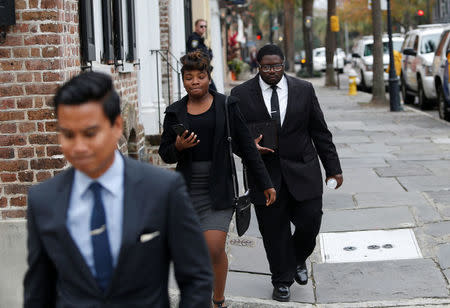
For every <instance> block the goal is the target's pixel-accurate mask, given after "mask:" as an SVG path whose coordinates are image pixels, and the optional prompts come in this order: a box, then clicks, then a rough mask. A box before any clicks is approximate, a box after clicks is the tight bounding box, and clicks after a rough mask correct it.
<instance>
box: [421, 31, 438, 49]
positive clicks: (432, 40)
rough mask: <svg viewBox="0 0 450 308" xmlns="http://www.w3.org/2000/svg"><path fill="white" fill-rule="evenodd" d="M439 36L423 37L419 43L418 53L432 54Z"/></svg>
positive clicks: (429, 35) (436, 34)
mask: <svg viewBox="0 0 450 308" xmlns="http://www.w3.org/2000/svg"><path fill="white" fill-rule="evenodd" d="M440 35H441V34H440V33H435V34H428V35H424V36H423V37H422V40H421V42H420V53H430V52H434V51H435V50H436V46H437V44H438V42H439V36H440Z"/></svg>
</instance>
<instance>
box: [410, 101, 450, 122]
mask: <svg viewBox="0 0 450 308" xmlns="http://www.w3.org/2000/svg"><path fill="white" fill-rule="evenodd" d="M403 108H405V109H408V110H409V111H412V112H415V113H418V114H422V115H424V116H427V117H429V118H432V119H434V120H436V121H438V122H441V123H443V124H445V125H448V126H450V122H448V121H445V120H442V119H440V118H436V117H433V116H432V115H431V114H428V113H426V112H424V111H422V110H418V109H416V108H413V107H410V106H406V105H403Z"/></svg>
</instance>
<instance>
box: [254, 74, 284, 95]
mask: <svg viewBox="0 0 450 308" xmlns="http://www.w3.org/2000/svg"><path fill="white" fill-rule="evenodd" d="M285 85H286V77H285V76H284V74H283V77H281V79H280V81H278V83H277V88H278V89H283V87H285ZM259 86H260V87H261V89H262V90H263V91H266V90H268V89H270V88H271V87H272V86H271V85H270V84H268V83H266V82H265V81H264V80H263V79H262V78H261V75H259Z"/></svg>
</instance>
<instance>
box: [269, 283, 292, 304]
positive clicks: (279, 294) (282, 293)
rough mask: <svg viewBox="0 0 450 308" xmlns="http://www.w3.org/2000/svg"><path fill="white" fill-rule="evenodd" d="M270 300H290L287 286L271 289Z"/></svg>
mask: <svg viewBox="0 0 450 308" xmlns="http://www.w3.org/2000/svg"><path fill="white" fill-rule="evenodd" d="M272 298H273V299H274V300H276V301H279V302H288V301H289V300H290V299H291V291H290V290H289V287H288V286H285V285H278V286H276V287H273V293H272Z"/></svg>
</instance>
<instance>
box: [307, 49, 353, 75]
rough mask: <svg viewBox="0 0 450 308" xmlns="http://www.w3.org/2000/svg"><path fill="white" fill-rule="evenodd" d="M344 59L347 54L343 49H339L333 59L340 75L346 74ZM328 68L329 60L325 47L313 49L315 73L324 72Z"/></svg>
mask: <svg viewBox="0 0 450 308" xmlns="http://www.w3.org/2000/svg"><path fill="white" fill-rule="evenodd" d="M344 58H345V52H344V51H343V50H342V49H341V48H337V50H336V53H335V55H334V57H333V59H334V60H333V62H334V69H335V70H339V73H343V72H344ZM326 68H327V60H326V57H325V47H319V48H315V49H313V69H314V70H315V71H321V72H324V71H325V70H326Z"/></svg>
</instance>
